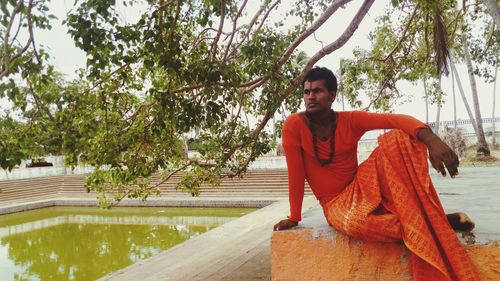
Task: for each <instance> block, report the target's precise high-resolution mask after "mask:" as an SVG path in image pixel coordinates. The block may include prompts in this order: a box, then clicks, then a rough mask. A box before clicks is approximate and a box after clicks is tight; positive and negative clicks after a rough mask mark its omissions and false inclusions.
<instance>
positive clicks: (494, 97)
mask: <svg viewBox="0 0 500 281" xmlns="http://www.w3.org/2000/svg"><path fill="white" fill-rule="evenodd" d="M497 72H498V67H497V68H496V69H495V81H494V82H493V112H492V114H491V122H492V129H491V136H492V139H491V146H492V147H493V149H496V148H497V135H496V134H497V130H496V127H495V125H496V124H495V123H496V122H495V103H496V91H497Z"/></svg>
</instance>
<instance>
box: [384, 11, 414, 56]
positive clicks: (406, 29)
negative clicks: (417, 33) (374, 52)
mask: <svg viewBox="0 0 500 281" xmlns="http://www.w3.org/2000/svg"><path fill="white" fill-rule="evenodd" d="M417 8H418V5H415V9H413V13H412V14H411V16H410V19H409V20H408V22H407V23H406V26H405V29H404V30H403V34H402V36H401V38H400V39H399V41H398V43H397V44H396V46H394V48H393V49H392V50H391V51H390V52H389V54H388V55H387V56H386V57H385V59H384V61H386V60H387V59H388V58H389V57H391V56H392V55H393V54H394V52H395V51H396V50H397V49H398V48H399V47H400V46H401V44H402V43H403V41H404V40H405V38H406V34H407V33H408V30H409V29H410V26H411V24H412V23H413V19H414V18H415V15H416V14H417Z"/></svg>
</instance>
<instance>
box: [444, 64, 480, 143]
mask: <svg viewBox="0 0 500 281" xmlns="http://www.w3.org/2000/svg"><path fill="white" fill-rule="evenodd" d="M450 67H451V71H453V73H454V74H455V77H456V78H457V79H456V81H457V85H458V91H459V92H460V96H461V97H462V100H463V102H464V105H465V109H466V110H467V114H468V115H469V119H470V123H471V125H472V128H473V129H474V134H475V135H476V137H478V132H477V125H476V121H475V120H474V115H473V114H472V110H471V109H470V106H469V103H468V102H467V98H466V97H465V92H464V88H463V87H462V82H461V81H460V76H458V72H457V69H456V68H455V64H453V62H452V61H451V60H450ZM478 138H479V137H478Z"/></svg>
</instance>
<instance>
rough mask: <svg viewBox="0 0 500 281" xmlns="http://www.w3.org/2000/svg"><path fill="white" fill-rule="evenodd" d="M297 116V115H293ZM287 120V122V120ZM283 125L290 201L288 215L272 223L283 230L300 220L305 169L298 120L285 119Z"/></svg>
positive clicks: (277, 228) (275, 227) (275, 228)
mask: <svg viewBox="0 0 500 281" xmlns="http://www.w3.org/2000/svg"><path fill="white" fill-rule="evenodd" d="M294 117H295V118H297V117H298V116H294ZM287 121H288V122H287ZM287 121H285V124H284V125H283V134H282V141H283V149H284V151H285V157H286V165H287V168H288V199H289V202H290V216H289V217H288V219H284V220H282V221H280V222H278V223H277V224H276V225H274V228H273V230H285V229H289V228H291V227H294V226H297V225H298V223H299V221H301V220H302V201H303V199H304V182H305V170H304V161H303V159H302V157H303V156H302V148H301V142H300V131H299V126H297V124H295V125H294V124H293V123H294V121H298V120H287Z"/></svg>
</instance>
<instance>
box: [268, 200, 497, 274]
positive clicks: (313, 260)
mask: <svg viewBox="0 0 500 281" xmlns="http://www.w3.org/2000/svg"><path fill="white" fill-rule="evenodd" d="M303 217H304V220H303V221H302V223H301V227H299V228H296V229H293V230H288V231H279V232H274V233H273V235H272V238H271V266H272V270H271V271H272V280H275V281H282V280H283V281H285V280H286V281H293V280H336V281H346V280H370V281H379V280H380V281H386V280H412V275H411V269H410V263H409V260H410V259H409V253H408V251H407V249H406V247H405V246H404V245H403V243H370V242H364V241H361V240H357V239H354V238H351V237H348V236H345V235H343V234H340V233H338V232H337V231H336V230H334V229H333V228H331V227H330V226H328V224H327V223H326V220H325V218H324V216H323V212H322V210H321V208H320V207H316V208H314V209H312V210H310V211H308V212H306V213H305V214H304V216H303ZM460 238H461V239H462V241H471V240H470V239H464V238H462V237H461V236H460ZM465 238H466V237H465ZM477 240H480V241H481V238H480V237H478V238H476V239H475V241H477ZM483 241H484V240H483ZM466 249H467V251H468V252H469V254H470V256H471V258H472V260H473V262H474V264H475V265H476V267H477V269H478V271H479V273H480V276H481V280H500V247H499V246H498V244H497V243H496V242H491V241H490V242H489V243H476V244H470V245H466Z"/></svg>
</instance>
